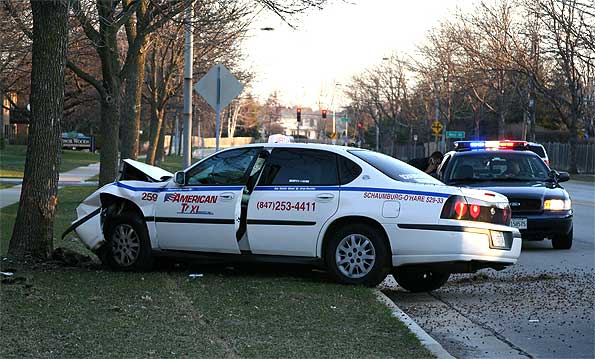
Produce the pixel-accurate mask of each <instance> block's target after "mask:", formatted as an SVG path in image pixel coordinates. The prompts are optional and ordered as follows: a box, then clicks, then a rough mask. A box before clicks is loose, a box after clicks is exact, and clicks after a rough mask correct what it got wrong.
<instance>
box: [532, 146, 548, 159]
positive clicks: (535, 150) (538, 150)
mask: <svg viewBox="0 0 595 359" xmlns="http://www.w3.org/2000/svg"><path fill="white" fill-rule="evenodd" d="M529 150H530V151H531V152H533V153H535V154H536V155H537V156H539V157H541V158H545V149H544V148H543V147H542V146H536V145H529Z"/></svg>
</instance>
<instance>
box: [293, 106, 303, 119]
mask: <svg viewBox="0 0 595 359" xmlns="http://www.w3.org/2000/svg"><path fill="white" fill-rule="evenodd" d="M295 116H296V118H297V122H302V108H301V107H298V108H297V109H296V110H295Z"/></svg>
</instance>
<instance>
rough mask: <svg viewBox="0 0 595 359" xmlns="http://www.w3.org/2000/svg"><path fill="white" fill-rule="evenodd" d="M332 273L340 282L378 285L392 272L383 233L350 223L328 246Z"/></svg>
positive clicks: (327, 250)
mask: <svg viewBox="0 0 595 359" xmlns="http://www.w3.org/2000/svg"><path fill="white" fill-rule="evenodd" d="M325 257H326V263H327V267H328V269H329V272H330V273H331V275H333V277H335V279H336V280H337V281H338V282H340V283H345V284H361V285H366V286H371V287H372V286H376V285H378V284H379V283H381V282H382V281H383V280H384V278H386V276H387V274H388V272H389V263H390V262H389V259H390V258H389V255H388V249H387V246H386V244H385V240H384V234H383V233H381V232H380V231H378V230H377V229H376V228H374V227H371V226H369V225H366V224H357V223H354V224H349V225H346V226H344V227H342V228H340V229H339V230H337V231H336V233H334V235H333V237H332V238H331V239H330V242H329V243H328V245H327V246H326V256H325Z"/></svg>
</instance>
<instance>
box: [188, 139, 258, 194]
mask: <svg viewBox="0 0 595 359" xmlns="http://www.w3.org/2000/svg"><path fill="white" fill-rule="evenodd" d="M260 150H261V148H260V147H251V148H242V149H237V150H231V151H224V152H221V153H219V154H217V155H215V156H213V157H211V158H209V159H207V160H205V161H203V162H201V163H199V164H198V165H196V166H194V167H193V168H191V169H190V170H189V171H188V173H187V174H186V183H187V184H188V185H189V186H222V185H233V186H236V185H242V186H243V185H245V184H246V182H247V180H248V173H247V171H248V169H249V168H251V166H252V165H253V162H254V160H255V158H256V156H258V154H259V152H260Z"/></svg>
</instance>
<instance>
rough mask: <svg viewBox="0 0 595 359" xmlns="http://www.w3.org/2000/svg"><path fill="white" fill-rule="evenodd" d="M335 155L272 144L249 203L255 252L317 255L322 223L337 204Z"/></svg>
mask: <svg viewBox="0 0 595 359" xmlns="http://www.w3.org/2000/svg"><path fill="white" fill-rule="evenodd" d="M338 184H339V180H338V171H337V156H336V154H334V153H332V152H328V151H323V150H315V149H303V148H275V149H273V151H272V153H271V156H270V157H269V159H268V160H267V163H266V165H265V167H264V169H263V172H262V175H261V176H260V179H259V181H258V185H257V186H256V187H255V189H254V192H252V195H251V197H250V201H249V203H248V216H247V217H248V220H247V227H248V229H247V231H248V242H249V245H250V250H251V251H252V253H254V254H276V255H288V256H307V257H314V256H316V242H317V239H318V234H319V233H320V230H321V228H322V226H323V225H324V223H325V222H326V221H327V220H328V219H329V218H330V217H331V216H332V215H333V214H334V213H335V212H336V211H337V208H338V206H339V186H338Z"/></svg>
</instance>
